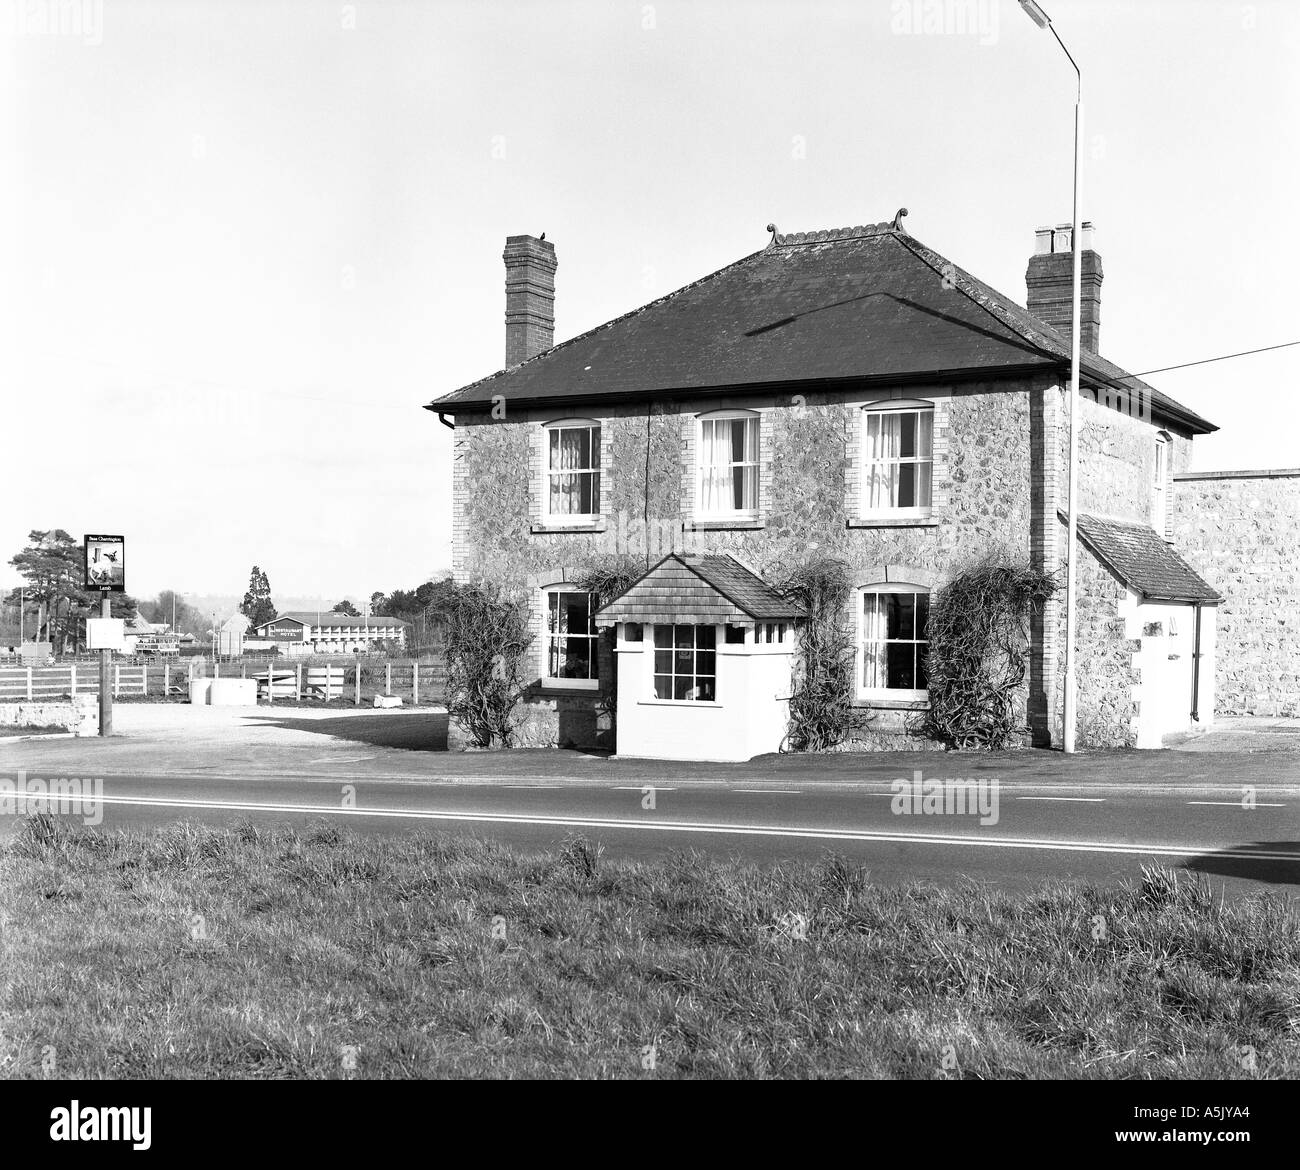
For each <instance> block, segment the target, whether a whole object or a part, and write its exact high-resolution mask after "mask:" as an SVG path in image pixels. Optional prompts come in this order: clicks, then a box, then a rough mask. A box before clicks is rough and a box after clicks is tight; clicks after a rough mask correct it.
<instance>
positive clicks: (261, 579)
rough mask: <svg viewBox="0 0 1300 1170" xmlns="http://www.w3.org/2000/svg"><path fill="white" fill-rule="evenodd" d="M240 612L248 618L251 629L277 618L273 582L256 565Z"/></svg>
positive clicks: (249, 577)
mask: <svg viewBox="0 0 1300 1170" xmlns="http://www.w3.org/2000/svg"><path fill="white" fill-rule="evenodd" d="M239 612H240V613H242V614H243V615H244V616H245V617H246V618H247V619H248V625H249V628H250V629H255V628H256V627H258V626H261V625H265V624H266V623H267V622H273V621H275V619H276V616H277V615H276V610H275V606H274V605H272V604H271V582H270V581H269V580H267V576H266V574H265V573H264V572H262V570H261V569H259V568H258V567H257V566H256V565H254V566H253V571H252V572H251V573H250V574H249V575H248V592H247V593H245V594H244V600H243V601H242V602H241V603H240V606H239Z"/></svg>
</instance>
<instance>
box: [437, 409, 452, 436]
mask: <svg viewBox="0 0 1300 1170" xmlns="http://www.w3.org/2000/svg"><path fill="white" fill-rule="evenodd" d="M438 421H439V422H440V423H442V425H443V426H444V427H446V428H447V429H448V430H450V431H454V430H455V429H456V424H455V423H449V422H448V421H447V416H446V415H445V414H444V413H443V412H442V411H441V410H440V411H438Z"/></svg>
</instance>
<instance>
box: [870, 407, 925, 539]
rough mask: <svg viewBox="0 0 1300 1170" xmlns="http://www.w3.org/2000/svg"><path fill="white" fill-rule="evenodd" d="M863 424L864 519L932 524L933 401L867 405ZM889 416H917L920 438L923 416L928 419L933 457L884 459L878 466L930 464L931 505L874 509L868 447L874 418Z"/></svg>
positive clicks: (918, 456)
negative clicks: (930, 519)
mask: <svg viewBox="0 0 1300 1170" xmlns="http://www.w3.org/2000/svg"><path fill="white" fill-rule="evenodd" d="M860 414H861V419H860V421H859V431H858V469H859V471H858V477H859V485H858V513H859V515H861V516H863V517H872V518H874V517H879V518H883V519H898V520H928V519H929V518H930V517H931V516H932V515H933V513H934V418H935V404H934V402H933V401H930V400H928V399H923V398H909V399H902V398H889V399H884V400H882V401H878V402H868V403H866V404H864V405H863V407H862V409H861V411H860ZM889 414H915V415H917V416H918V420H917V426H918V434H919V427H920V416H922V415H927V416H928V417H929V421H930V454H929V457H928V458H927V457H922V456H920V455H914V456H906V457H904V456H900V457H898V458H896V459H884V460H879V461H878V462H882V463H892V464H894V465H895V466H900V465H902V464H904V463H907V464H911V465H913V466H920V465H922V464H927V465H928V466H929V468H930V501H929V503H926V504H918V505H916V506H914V507H905V508H903V507H889V508H881V507H873V506H872V505H871V497H870V492H871V466H872V462H873V461H872V460H871V459H870V457H869V447H868V443H867V435H868V429H869V426H870V422H869V420H870V419H871V418H873V417H881V416H884V415H889Z"/></svg>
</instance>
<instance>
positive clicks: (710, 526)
mask: <svg viewBox="0 0 1300 1170" xmlns="http://www.w3.org/2000/svg"><path fill="white" fill-rule="evenodd" d="M766 527H767V521H766V520H757V519H755V518H753V517H752V516H737V517H736V518H735V519H734V520H728V519H709V520H685V521H683V522H682V531H683V532H726V531H728V530H730V529H742V530H746V529H747V530H753V529H758V528H766Z"/></svg>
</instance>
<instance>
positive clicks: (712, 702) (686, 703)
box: [636, 699, 722, 710]
mask: <svg viewBox="0 0 1300 1170" xmlns="http://www.w3.org/2000/svg"><path fill="white" fill-rule="evenodd" d="M636 705H637V706H638V707H685V708H687V709H688V710H689V709H690V708H692V707H705V708H709V707H713V708H718V707H721V706H722V704H721V703H719V702H718V701H717V700H716V699H638V700H637V701H636Z"/></svg>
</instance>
